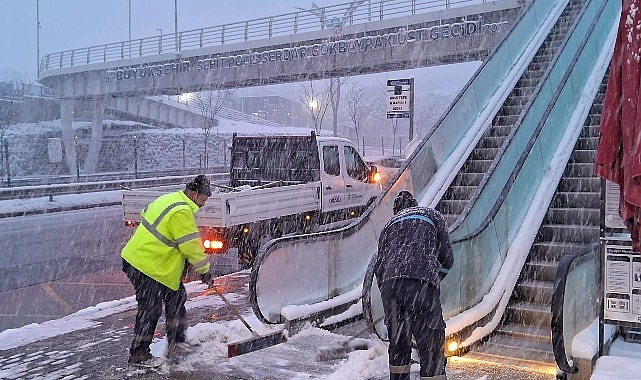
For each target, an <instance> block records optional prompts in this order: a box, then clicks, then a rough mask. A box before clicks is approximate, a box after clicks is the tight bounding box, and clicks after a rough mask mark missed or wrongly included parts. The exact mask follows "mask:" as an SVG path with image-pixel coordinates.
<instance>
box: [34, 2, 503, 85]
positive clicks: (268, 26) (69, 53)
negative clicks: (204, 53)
mask: <svg viewBox="0 0 641 380" xmlns="http://www.w3.org/2000/svg"><path fill="white" fill-rule="evenodd" d="M488 2H492V1H491V0H379V1H375V0H355V1H352V2H348V3H343V4H338V5H332V6H327V7H316V6H314V7H313V8H312V9H309V10H300V11H297V12H292V13H287V14H283V15H279V16H270V17H263V18H258V19H253V20H247V21H242V22H236V23H231V24H223V25H217V26H212V27H207V28H201V29H194V30H187V31H181V32H178V33H177V34H175V33H171V34H161V35H159V36H152V37H145V38H139V39H134V40H130V41H121V42H115V43H109V44H105V45H96V46H90V47H85V48H79V49H73V50H65V51H61V52H57V53H51V54H47V55H45V56H44V57H42V59H41V60H40V73H44V72H46V71H48V70H54V69H60V68H67V67H76V66H84V65H89V64H93V63H104V62H110V61H118V60H122V59H128V58H138V57H144V56H150V55H157V54H163V53H173V52H178V51H182V50H187V49H199V48H203V47H211V46H220V45H225V44H230V43H237V42H246V41H250V40H259V39H266V38H272V37H276V36H286V35H293V34H298V33H303V32H309V31H315V30H321V29H330V30H336V31H337V32H338V31H339V30H340V28H342V27H343V26H348V25H354V24H360V23H366V22H371V21H379V20H385V19H392V18H396V17H402V16H408V15H414V14H420V13H429V12H437V11H441V10H445V9H450V8H457V7H462V6H466V5H474V4H483V3H488Z"/></svg>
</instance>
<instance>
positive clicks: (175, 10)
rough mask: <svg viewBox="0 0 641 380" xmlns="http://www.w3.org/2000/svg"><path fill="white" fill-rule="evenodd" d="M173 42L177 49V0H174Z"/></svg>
mask: <svg viewBox="0 0 641 380" xmlns="http://www.w3.org/2000/svg"><path fill="white" fill-rule="evenodd" d="M174 43H175V45H176V51H178V0H174Z"/></svg>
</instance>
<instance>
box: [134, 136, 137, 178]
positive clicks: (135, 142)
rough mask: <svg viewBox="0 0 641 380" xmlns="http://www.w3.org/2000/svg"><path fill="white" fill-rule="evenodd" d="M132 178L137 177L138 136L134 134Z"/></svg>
mask: <svg viewBox="0 0 641 380" xmlns="http://www.w3.org/2000/svg"><path fill="white" fill-rule="evenodd" d="M134 178H135V179H138V137H136V136H135V135H134Z"/></svg>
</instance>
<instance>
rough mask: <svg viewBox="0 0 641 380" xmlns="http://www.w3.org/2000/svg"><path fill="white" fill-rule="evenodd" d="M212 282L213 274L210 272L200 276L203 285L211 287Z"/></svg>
mask: <svg viewBox="0 0 641 380" xmlns="http://www.w3.org/2000/svg"><path fill="white" fill-rule="evenodd" d="M211 280H212V278H211V273H209V272H205V273H203V274H201V275H200V281H202V282H203V284H207V285H210V284H211Z"/></svg>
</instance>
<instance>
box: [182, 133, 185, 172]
mask: <svg viewBox="0 0 641 380" xmlns="http://www.w3.org/2000/svg"><path fill="white" fill-rule="evenodd" d="M182 139H183V170H185V137H183V138H182Z"/></svg>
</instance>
